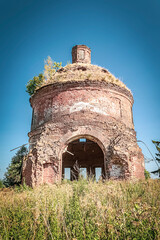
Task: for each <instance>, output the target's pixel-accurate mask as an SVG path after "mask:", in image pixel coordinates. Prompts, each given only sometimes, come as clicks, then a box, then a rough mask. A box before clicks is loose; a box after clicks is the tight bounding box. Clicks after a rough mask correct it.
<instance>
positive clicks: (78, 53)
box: [72, 45, 91, 64]
mask: <svg viewBox="0 0 160 240" xmlns="http://www.w3.org/2000/svg"><path fill="white" fill-rule="evenodd" d="M72 63H89V64H90V63H91V49H90V48H89V47H87V46H86V45H76V46H74V47H73V48H72Z"/></svg>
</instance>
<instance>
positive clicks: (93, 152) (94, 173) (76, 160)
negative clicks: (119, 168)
mask: <svg viewBox="0 0 160 240" xmlns="http://www.w3.org/2000/svg"><path fill="white" fill-rule="evenodd" d="M80 175H82V176H83V177H84V178H87V177H95V178H96V180H98V179H100V178H105V167H104V154H103V151H102V149H101V148H100V146H99V145H98V144H97V143H96V142H94V141H92V140H90V139H88V138H86V137H80V138H78V139H76V140H73V141H72V142H70V143H69V144H68V146H67V148H66V151H65V152H64V153H63V155H62V178H63V179H69V180H78V178H79V177H80Z"/></svg>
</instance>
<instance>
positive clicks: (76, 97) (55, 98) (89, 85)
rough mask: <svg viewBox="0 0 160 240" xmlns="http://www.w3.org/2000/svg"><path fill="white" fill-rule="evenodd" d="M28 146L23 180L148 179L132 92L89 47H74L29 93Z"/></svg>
mask: <svg viewBox="0 0 160 240" xmlns="http://www.w3.org/2000/svg"><path fill="white" fill-rule="evenodd" d="M30 104H31V107H32V108H33V116H32V124H31V131H30V132H29V143H30V151H29V154H28V157H27V158H26V159H25V161H24V163H23V171H22V175H23V181H25V183H26V184H27V185H30V186H32V187H34V186H36V185H39V184H43V183H55V182H60V181H61V180H62V179H63V178H68V179H70V180H75V179H78V178H79V176H80V174H81V173H82V175H83V176H92V177H93V176H94V177H96V179H98V178H103V179H134V178H137V179H139V178H144V157H143V154H142V151H141V149H140V148H139V146H138V144H137V139H136V132H135V130H134V123H133V116H132V105H133V96H132V93H131V91H130V90H129V89H128V88H127V87H126V86H125V85H124V84H123V83H122V82H121V81H120V80H119V79H116V78H115V77H114V76H113V75H112V74H111V73H110V72H109V71H108V70H106V69H104V68H102V67H99V66H96V65H92V64H91V50H90V48H88V47H87V46H85V45H76V46H74V47H73V48H72V64H68V65H67V66H65V67H62V68H60V69H59V70H58V71H57V72H56V73H55V74H54V75H53V77H52V79H51V80H50V81H49V82H48V83H47V84H46V85H44V86H42V87H41V88H39V89H38V90H36V92H35V94H34V95H32V96H31V98H30Z"/></svg>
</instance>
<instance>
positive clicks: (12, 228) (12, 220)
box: [0, 180, 160, 240]
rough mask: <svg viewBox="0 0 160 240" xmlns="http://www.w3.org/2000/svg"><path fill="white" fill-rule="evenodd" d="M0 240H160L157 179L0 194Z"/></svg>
mask: <svg viewBox="0 0 160 240" xmlns="http://www.w3.org/2000/svg"><path fill="white" fill-rule="evenodd" d="M0 239H3V240H5V239H6V240H7V239H14V240H18V239H23V240H24V239H37V240H41V239H56V240H58V239H69V240H70V239H71V240H79V239H88V240H91V239H95V240H96V239H97V240H98V239H104V240H105V239H114V240H115V239H134V240H137V239H139V240H143V239H146V240H149V239H160V180H148V181H137V182H126V181H106V182H104V183H103V182H99V183H96V182H93V181H88V182H87V181H85V180H80V181H78V182H76V181H75V182H63V183H62V184H59V185H51V186H48V185H44V186H41V187H37V188H34V189H29V188H27V187H18V188H15V189H3V190H1V191H0Z"/></svg>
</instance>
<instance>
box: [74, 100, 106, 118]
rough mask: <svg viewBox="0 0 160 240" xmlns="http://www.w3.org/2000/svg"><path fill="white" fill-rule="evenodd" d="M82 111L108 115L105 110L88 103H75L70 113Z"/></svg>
mask: <svg viewBox="0 0 160 240" xmlns="http://www.w3.org/2000/svg"><path fill="white" fill-rule="evenodd" d="M81 110H89V111H92V112H96V113H100V114H103V115H108V114H107V113H106V112H105V111H104V110H103V109H100V108H99V107H96V106H94V105H92V104H90V103H86V102H78V103H75V104H74V105H73V106H72V107H70V113H73V112H77V111H81Z"/></svg>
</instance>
